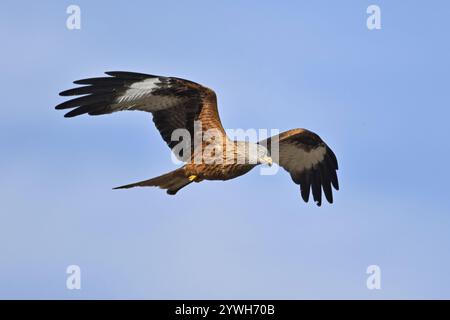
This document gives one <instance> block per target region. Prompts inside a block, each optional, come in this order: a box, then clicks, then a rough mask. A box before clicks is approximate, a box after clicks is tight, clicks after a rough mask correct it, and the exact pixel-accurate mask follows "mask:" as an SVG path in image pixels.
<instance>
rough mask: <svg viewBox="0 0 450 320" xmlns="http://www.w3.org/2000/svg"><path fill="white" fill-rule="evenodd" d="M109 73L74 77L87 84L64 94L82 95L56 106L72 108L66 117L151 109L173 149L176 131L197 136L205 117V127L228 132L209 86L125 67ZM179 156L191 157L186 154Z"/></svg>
mask: <svg viewBox="0 0 450 320" xmlns="http://www.w3.org/2000/svg"><path fill="white" fill-rule="evenodd" d="M105 73H106V74H107V75H108V77H99V78H89V79H82V80H77V81H74V83H75V84H80V85H84V86H82V87H78V88H74V89H70V90H66V91H63V92H61V93H60V95H61V96H77V95H82V96H81V97H78V98H74V99H71V100H68V101H65V102H63V103H61V104H59V105H57V106H56V109H72V110H71V111H70V112H68V113H66V114H65V117H75V116H78V115H82V114H89V115H92V116H94V115H102V114H108V113H113V112H116V111H121V110H140V111H147V112H150V113H152V114H153V121H154V123H155V125H156V127H157V129H158V130H159V132H160V134H161V136H162V138H163V139H164V141H165V142H166V143H167V144H168V146H169V147H170V148H171V149H172V148H173V147H174V146H175V145H176V144H177V143H178V141H172V139H171V137H172V132H173V131H174V130H175V129H180V128H181V129H187V130H188V131H189V133H190V135H191V137H193V134H194V121H201V126H202V127H201V128H202V131H206V130H208V129H211V128H214V129H218V130H220V132H222V133H224V132H225V131H224V129H223V127H222V123H221V122H220V118H219V113H218V110H217V100H216V94H215V93H214V91H213V90H211V89H209V88H206V87H204V86H202V85H200V84H198V83H195V82H192V81H189V80H184V79H180V78H174V77H163V76H156V75H150V74H143V73H135V72H124V71H111V72H105ZM191 145H192V146H193V143H191ZM191 151H193V150H191ZM177 156H178V157H179V158H180V159H181V160H184V161H186V160H187V159H184V158H183V155H182V154H181V155H177Z"/></svg>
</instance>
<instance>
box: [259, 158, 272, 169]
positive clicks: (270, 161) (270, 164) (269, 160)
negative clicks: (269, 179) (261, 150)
mask: <svg viewBox="0 0 450 320" xmlns="http://www.w3.org/2000/svg"><path fill="white" fill-rule="evenodd" d="M261 160H262V162H263V163H265V164H268V165H269V167H271V166H272V164H273V160H272V158H271V157H269V156H264V157H263V158H262V159H261Z"/></svg>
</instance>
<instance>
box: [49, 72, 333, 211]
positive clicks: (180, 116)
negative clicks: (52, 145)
mask: <svg viewBox="0 0 450 320" xmlns="http://www.w3.org/2000/svg"><path fill="white" fill-rule="evenodd" d="M106 74H107V75H108V76H109V77H100V78H90V79H83V80H78V81H75V82H74V83H75V84H81V85H86V86H83V87H78V88H75V89H70V90H66V91H63V92H61V93H60V95H61V96H73V95H83V96H81V97H79V98H75V99H72V100H68V101H66V102H63V103H61V104H59V105H58V106H56V109H72V110H71V111H70V112H68V113H67V114H66V115H65V117H74V116H78V115H82V114H89V115H102V114H108V113H112V112H116V111H121V110H140V111H146V112H150V113H152V114H153V122H154V123H155V126H156V128H157V129H158V130H159V132H160V134H161V137H162V138H163V140H164V141H165V142H166V143H167V145H168V146H169V148H170V149H172V151H174V154H175V155H176V156H177V158H178V159H180V160H182V161H184V162H185V163H186V164H185V165H184V166H183V167H182V168H180V169H177V170H174V171H172V172H169V173H167V174H164V175H161V176H159V177H156V178H153V179H149V180H145V181H141V182H138V183H133V184H129V185H125V186H121V187H118V188H116V189H121V188H132V187H138V186H141V187H142V186H158V187H160V188H162V189H166V190H167V193H168V194H176V193H177V192H178V191H179V190H180V189H182V188H184V187H185V186H187V185H188V184H190V183H192V182H194V181H195V182H200V181H203V180H229V179H233V178H236V177H238V176H240V175H243V174H245V173H247V172H248V171H250V170H251V169H253V168H254V167H255V166H256V165H258V164H262V163H269V164H271V163H272V159H273V161H275V162H276V163H278V164H279V165H280V166H281V167H283V168H284V169H285V170H287V171H288V172H289V173H290V174H291V177H292V180H293V181H294V182H295V183H296V184H299V185H300V190H301V196H302V198H303V199H304V201H306V202H308V199H309V194H310V191H312V194H313V198H314V201H315V202H316V203H317V205H319V206H320V205H321V203H322V191H323V192H324V194H325V197H326V199H327V200H328V201H329V202H330V203H332V202H333V196H332V187H334V188H335V189H336V190H338V188H339V185H338V179H337V175H336V170H337V169H338V164H337V160H336V156H335V155H334V153H333V151H332V150H331V149H330V148H329V147H328V146H327V145H326V144H325V142H323V141H322V139H321V138H320V137H319V136H318V135H316V134H315V133H312V132H310V131H308V130H305V129H293V130H289V131H286V132H283V133H281V134H280V135H277V136H273V137H271V138H269V139H266V140H263V141H260V142H259V143H258V144H252V143H248V142H243V141H231V140H230V139H229V138H228V137H227V135H226V133H225V130H224V128H223V127H222V123H221V121H220V118H219V113H218V110H217V99H216V94H215V93H214V91H212V90H211V89H209V88H206V87H204V86H202V85H200V84H197V83H195V82H192V81H189V80H184V79H179V78H174V77H162V76H155V75H149V74H142V73H133V72H123V71H114V72H106ZM199 124H201V125H200V126H199ZM177 129H182V130H184V132H186V133H188V134H189V135H188V137H190V138H189V139H190V141H182V142H186V143H188V142H191V143H190V144H188V145H189V146H190V147H189V148H185V149H180V150H177V148H178V146H179V145H180V144H179V143H180V141H177V140H176V139H173V138H174V137H173V135H174V134H175V133H176V132H177ZM211 133H212V136H213V138H212V139H205V137H208V136H209V135H211ZM185 137H186V136H183V139H182V140H184V139H185ZM194 141H195V142H196V141H198V143H197V144H196V143H195V142H194ZM266 147H267V149H266ZM208 148H209V149H208ZM252 148H254V149H252ZM277 148H278V150H276V149H277ZM274 149H275V150H274ZM206 150H212V151H211V152H209V153H208V152H206ZM250 150H253V151H254V152H255V158H254V159H253V158H251V155H252V151H250ZM268 150H270V151H271V153H270V156H269V151H268ZM252 159H253V160H255V161H252Z"/></svg>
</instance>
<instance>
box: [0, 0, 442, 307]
mask: <svg viewBox="0 0 450 320" xmlns="http://www.w3.org/2000/svg"><path fill="white" fill-rule="evenodd" d="M70 4H77V5H79V6H80V8H81V30H72V31H71V30H68V29H67V28H66V18H67V14H66V8H67V6H68V5H70ZM370 4H377V5H379V6H380V8H381V19H382V29H381V30H375V31H369V30H368V29H367V27H366V18H367V14H366V8H367V7H368V6H369V5H370ZM2 7H3V9H4V10H2V12H1V13H0V37H1V41H2V50H1V57H2V58H1V59H0V64H1V65H0V67H1V68H0V70H2V74H1V77H0V85H1V87H2V93H3V94H2V99H3V101H2V107H1V108H0V148H1V150H2V152H1V155H2V156H1V157H0V174H1V177H2V179H1V182H2V183H1V184H0V199H1V201H0V217H1V223H0V252H1V254H0V265H1V268H0V298H38V299H44V298H61V299H76V298H87V299H96V298H113V299H118V298H125V299H129V298H140V299H164V298H168V299H188V298H190V299H199V298H209V299H215V298H235V299H240V298H255V299H258V298H264V299H281V298H283V299H302V298H306V299H310V298H344V299H346V298H358V299H380V298H387V299H391V298H395V299H397V298H447V299H448V298H450V276H449V270H450V257H449V252H450V233H449V232H448V230H449V228H450V214H449V213H450V199H449V197H448V190H447V181H449V178H450V171H449V170H448V165H447V164H448V163H449V161H450V159H449V158H450V151H449V147H448V142H447V139H448V137H449V134H450V132H449V131H450V129H449V126H448V118H449V115H450V112H449V109H448V101H449V92H450V90H449V82H448V75H449V71H450V62H449V59H448V57H449V56H450V55H449V53H450V52H449V51H450V45H449V42H448V33H449V26H448V23H447V19H448V12H449V10H450V5H449V3H448V2H447V1H395V2H394V1H350V0H346V1H339V2H338V1H284V2H283V3H282V4H281V3H279V2H275V1H270V2H269V1H246V2H245V3H244V2H242V1H189V2H182V1H178V2H175V1H164V3H163V2H161V1H132V2H130V1H128V2H122V3H114V4H112V3H111V2H107V1H95V3H94V2H92V1H77V2H67V1H53V2H50V1H47V2H40V3H37V2H36V3H34V2H33V3H32V2H29V3H26V2H23V1H6V2H4V3H3V5H2ZM108 70H129V71H137V72H146V73H153V74H161V75H169V76H178V77H183V78H187V79H191V80H193V81H197V82H200V83H202V84H204V85H206V86H208V87H211V88H213V89H214V90H215V91H216V93H217V94H218V99H219V108H220V114H221V118H222V122H223V123H224V126H225V127H227V128H267V129H271V128H277V129H280V130H287V129H291V128H297V127H303V128H308V129H310V130H312V131H314V132H316V133H318V134H319V135H320V136H321V137H322V138H323V139H324V140H325V141H326V142H327V143H328V144H329V145H330V146H331V147H332V148H333V150H334V151H335V153H336V154H337V156H338V159H339V163H340V170H339V178H340V185H341V190H340V191H339V192H337V193H336V194H335V203H334V204H333V205H323V206H322V207H321V208H317V207H316V206H314V205H313V204H312V203H309V204H305V203H303V202H302V200H301V198H300V195H299V191H298V188H297V186H296V185H294V184H293V183H292V182H291V180H290V178H289V176H288V174H286V173H285V172H282V171H280V173H279V174H278V175H276V176H260V175H259V174H258V171H257V170H255V171H253V172H251V173H250V174H247V175H245V176H243V177H241V178H239V179H236V180H232V181H228V182H206V183H201V184H196V185H193V186H190V187H188V188H186V189H184V190H182V191H181V192H180V193H179V194H177V196H176V197H170V196H168V195H166V194H165V193H164V192H163V191H161V190H157V189H152V188H144V189H136V190H126V191H113V190H111V188H112V187H115V186H118V185H122V184H125V183H130V182H134V181H139V180H143V179H146V178H150V177H153V176H156V175H159V174H161V173H164V172H167V171H169V170H172V169H174V168H175V166H174V165H173V164H172V162H171V161H170V153H169V150H168V149H167V147H166V145H165V144H164V143H163V142H162V140H161V139H160V137H159V134H158V132H157V131H156V129H155V128H154V126H153V123H152V122H151V117H150V116H149V115H148V114H145V113H139V112H128V113H126V112H123V113H117V114H113V115H109V116H103V117H78V118H75V119H70V120H69V119H65V118H63V113H61V112H57V111H55V110H54V109H53V107H54V106H55V105H56V104H58V103H59V102H61V101H62V99H61V97H59V96H58V92H60V91H62V90H64V89H68V88H70V87H71V86H72V85H71V82H72V81H73V80H76V79H79V78H84V77H90V76H98V75H100V74H101V73H102V72H104V71H108ZM72 264H76V265H79V266H80V268H81V270H82V285H81V286H82V289H81V290H68V289H67V288H66V277H67V275H66V273H65V270H66V267H67V266H68V265H72ZM373 264H375V265H379V266H380V268H381V272H382V275H381V286H382V288H381V290H368V289H367V287H366V278H367V276H368V275H367V274H366V268H367V266H369V265H373Z"/></svg>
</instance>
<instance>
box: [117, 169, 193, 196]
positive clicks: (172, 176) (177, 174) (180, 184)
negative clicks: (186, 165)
mask: <svg viewBox="0 0 450 320" xmlns="http://www.w3.org/2000/svg"><path fill="white" fill-rule="evenodd" d="M191 182H192V181H191V180H189V178H187V177H186V176H185V173H184V170H183V168H181V169H177V170H174V171H171V172H169V173H166V174H163V175H161V176H159V177H155V178H152V179H149V180H144V181H140V182H136V183H132V184H127V185H125V186H120V187H117V188H114V189H128V188H134V187H160V188H161V189H167V193H168V194H172V195H173V194H176V193H177V192H178V191H179V190H180V189H182V188H184V187H185V186H187V185H188V184H190V183H191Z"/></svg>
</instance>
